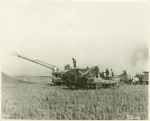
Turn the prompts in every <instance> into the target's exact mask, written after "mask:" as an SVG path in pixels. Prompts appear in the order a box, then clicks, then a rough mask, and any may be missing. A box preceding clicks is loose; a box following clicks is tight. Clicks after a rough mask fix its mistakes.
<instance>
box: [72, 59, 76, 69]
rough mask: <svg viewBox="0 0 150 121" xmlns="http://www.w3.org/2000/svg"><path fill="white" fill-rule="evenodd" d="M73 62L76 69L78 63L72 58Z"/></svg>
mask: <svg viewBox="0 0 150 121" xmlns="http://www.w3.org/2000/svg"><path fill="white" fill-rule="evenodd" d="M72 60H73V65H74V68H76V63H77V61H76V60H75V59H74V58H72Z"/></svg>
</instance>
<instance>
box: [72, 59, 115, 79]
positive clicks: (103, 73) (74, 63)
mask: <svg viewBox="0 0 150 121" xmlns="http://www.w3.org/2000/svg"><path fill="white" fill-rule="evenodd" d="M72 60H73V66H74V68H76V63H77V61H76V60H75V59H74V58H72ZM87 68H89V67H87ZM98 72H99V69H98V70H97V71H96V73H95V75H96V78H97V77H98ZM105 74H106V78H108V77H109V70H108V68H107V69H106V72H102V73H100V77H102V78H104V77H105ZM111 76H112V77H114V72H113V70H112V69H111Z"/></svg>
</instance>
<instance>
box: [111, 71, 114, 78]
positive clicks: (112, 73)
mask: <svg viewBox="0 0 150 121" xmlns="http://www.w3.org/2000/svg"><path fill="white" fill-rule="evenodd" d="M111 75H112V77H114V72H113V70H112V69H111Z"/></svg>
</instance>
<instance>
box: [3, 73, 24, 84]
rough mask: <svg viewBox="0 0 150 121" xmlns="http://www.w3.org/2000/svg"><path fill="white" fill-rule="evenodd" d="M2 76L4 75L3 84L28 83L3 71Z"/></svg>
mask: <svg viewBox="0 0 150 121" xmlns="http://www.w3.org/2000/svg"><path fill="white" fill-rule="evenodd" d="M1 77H2V84H12V83H17V84H18V83H26V82H24V81H22V80H18V79H14V78H11V77H9V76H8V75H7V74H5V73H4V72H1Z"/></svg>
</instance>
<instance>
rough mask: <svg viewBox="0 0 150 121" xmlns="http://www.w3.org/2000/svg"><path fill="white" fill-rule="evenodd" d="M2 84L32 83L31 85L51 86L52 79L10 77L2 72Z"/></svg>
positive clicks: (47, 77) (49, 77)
mask: <svg viewBox="0 0 150 121" xmlns="http://www.w3.org/2000/svg"><path fill="white" fill-rule="evenodd" d="M2 83H4V84H5V83H6V84H7V83H9V84H10V83H14V84H15V83H17V84H21V83H31V84H36V83H40V84H50V83H52V77H51V76H25V75H23V76H8V75H7V74H5V73H4V72H2Z"/></svg>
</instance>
